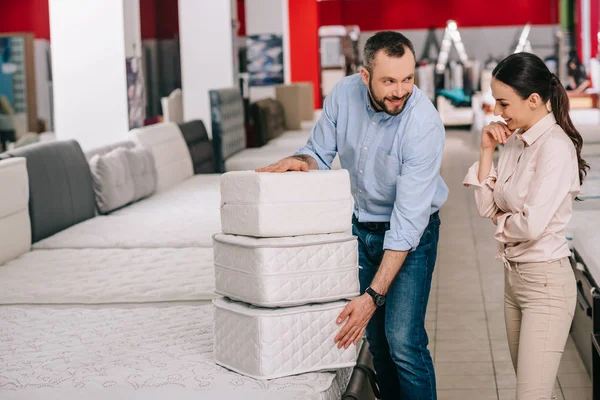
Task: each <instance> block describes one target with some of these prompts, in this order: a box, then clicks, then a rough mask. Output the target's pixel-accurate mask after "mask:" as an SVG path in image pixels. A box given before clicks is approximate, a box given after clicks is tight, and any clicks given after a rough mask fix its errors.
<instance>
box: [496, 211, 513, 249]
mask: <svg viewBox="0 0 600 400" xmlns="http://www.w3.org/2000/svg"><path fill="white" fill-rule="evenodd" d="M510 216H512V214H511V213H505V214H503V215H502V216H500V217H498V226H497V227H496V233H494V238H495V239H496V240H497V241H499V242H502V243H508V240H506V235H505V234H504V230H505V227H506V220H507V219H508V217H510Z"/></svg>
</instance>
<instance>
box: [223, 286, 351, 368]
mask: <svg viewBox="0 0 600 400" xmlns="http://www.w3.org/2000/svg"><path fill="white" fill-rule="evenodd" d="M213 303H214V305H215V337H214V341H215V347H214V352H215V361H216V363H217V364H219V365H222V366H224V367H226V368H228V369H231V370H233V371H235V372H239V373H241V374H243V375H246V376H249V377H252V378H255V379H274V378H280V377H284V376H289V375H296V374H300V373H305V372H314V371H326V370H335V369H339V368H345V367H351V366H353V365H355V364H356V358H357V356H358V349H357V346H354V345H351V346H350V347H349V348H348V349H344V348H341V349H338V348H337V345H336V343H335V342H334V338H335V336H336V335H337V333H338V332H339V330H340V329H341V325H337V324H336V318H337V316H338V315H339V313H340V312H341V311H342V310H343V309H344V306H346V304H348V303H347V302H346V301H337V302H332V303H325V304H312V305H305V306H298V307H288V308H277V309H271V308H258V307H255V306H251V305H249V304H246V303H241V302H235V301H232V300H230V299H227V298H219V299H215V300H214V301H213Z"/></svg>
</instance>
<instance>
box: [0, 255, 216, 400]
mask: <svg viewBox="0 0 600 400" xmlns="http://www.w3.org/2000/svg"><path fill="white" fill-rule="evenodd" d="M214 297H215V295H214V268H213V259H212V249H210V248H189V249H81V250H71V249H64V250H35V251H32V252H29V253H26V254H24V255H22V256H21V257H19V258H17V259H15V260H13V261H9V262H8V263H6V264H4V265H2V266H0V304H107V303H143V302H168V301H189V300H211V299H213V298H214ZM0 375H1V374H0ZM0 397H1V396H0Z"/></svg>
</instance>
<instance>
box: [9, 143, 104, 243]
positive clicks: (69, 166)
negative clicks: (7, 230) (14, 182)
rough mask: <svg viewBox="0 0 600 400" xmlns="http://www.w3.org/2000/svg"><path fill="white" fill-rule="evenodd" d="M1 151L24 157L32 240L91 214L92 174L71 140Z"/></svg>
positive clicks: (75, 144)
mask: <svg viewBox="0 0 600 400" xmlns="http://www.w3.org/2000/svg"><path fill="white" fill-rule="evenodd" d="M5 154H6V156H8V157H24V158H26V159H27V174H28V176H29V216H30V219H31V234H32V241H33V242H34V243H35V242H37V241H40V240H42V239H45V238H47V237H48V236H51V235H53V234H55V233H57V232H60V231H62V230H63V229H66V228H68V227H70V226H72V225H75V224H78V223H79V222H83V221H85V220H87V219H90V218H93V217H94V216H95V214H96V211H95V210H96V203H95V199H94V188H93V181H92V174H91V172H90V167H89V164H88V162H87V160H86V159H85V156H84V154H83V151H82V150H81V147H80V146H79V143H77V142H76V141H75V140H65V141H58V142H49V143H36V144H33V145H30V146H26V147H22V148H19V149H15V150H12V151H10V152H8V153H5ZM3 156H4V155H3Z"/></svg>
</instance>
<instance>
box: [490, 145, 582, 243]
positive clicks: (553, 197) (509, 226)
mask: <svg viewBox="0 0 600 400" xmlns="http://www.w3.org/2000/svg"><path fill="white" fill-rule="evenodd" d="M573 157H574V155H573V154H572V153H571V152H569V151H567V149H565V148H564V147H562V146H560V145H557V144H555V143H552V142H549V143H548V144H547V145H546V146H545V147H544V148H543V149H540V154H539V157H538V161H537V165H536V170H535V173H534V175H533V178H532V180H531V182H530V190H529V193H528V194H527V197H526V198H525V204H524V206H523V210H522V211H520V212H518V213H506V214H504V215H503V216H501V217H499V218H498V226H497V228H496V233H495V235H494V237H495V238H496V240H498V241H500V242H503V243H515V242H524V241H527V240H536V239H538V238H539V237H540V236H542V234H543V233H544V231H545V230H546V228H547V227H548V224H549V223H550V221H551V220H552V218H554V216H555V215H556V212H557V211H558V209H559V207H560V206H561V204H562V203H563V202H564V201H565V198H566V197H567V196H568V195H569V194H570V193H571V191H572V188H573V180H574V179H578V177H576V176H575V174H576V173H577V170H576V165H577V164H576V160H574V159H573ZM575 195H577V192H575V193H571V194H570V196H575Z"/></svg>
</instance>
